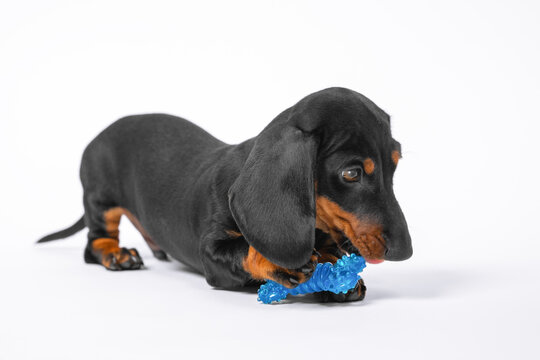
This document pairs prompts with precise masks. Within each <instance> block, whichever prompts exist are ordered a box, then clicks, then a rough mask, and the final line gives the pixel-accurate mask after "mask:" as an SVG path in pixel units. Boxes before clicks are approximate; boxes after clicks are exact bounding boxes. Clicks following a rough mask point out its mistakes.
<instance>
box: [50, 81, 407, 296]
mask: <svg viewBox="0 0 540 360" xmlns="http://www.w3.org/2000/svg"><path fill="white" fill-rule="evenodd" d="M398 148H399V144H398V143H397V142H396V141H395V140H393V139H392V137H391V134H390V120H389V117H388V115H386V114H385V113H384V112H383V111H382V110H381V109H379V108H378V107H377V106H376V105H375V104H373V103H372V102H371V101H370V100H368V99H367V98H365V97H364V96H362V95H360V94H358V93H356V92H354V91H351V90H347V89H343V88H330V89H326V90H322V91H319V92H317V93H314V94H311V95H309V96H307V97H306V98H304V99H302V100H301V101H300V102H299V103H297V104H296V105H294V106H292V107H291V108H289V109H287V110H285V111H284V112H282V113H281V114H279V115H278V116H277V118H276V119H274V120H273V121H272V122H271V123H270V124H269V125H268V126H267V127H266V128H265V129H264V130H263V131H262V132H261V133H260V134H259V135H258V136H256V137H254V138H252V139H249V140H246V141H245V142H243V143H241V144H238V145H228V144H225V143H223V142H221V141H219V140H218V139H216V138H214V137H213V136H211V135H210V134H208V133H207V132H206V131H204V130H202V129H201V128H199V127H197V126H196V125H194V124H192V123H190V122H189V121H187V120H184V119H181V118H178V117H174V116H170V115H164V114H149V115H137V116H129V117H125V118H123V119H120V120H118V121H116V122H115V123H113V124H112V125H111V126H109V127H108V128H107V129H105V130H104V131H103V132H102V133H101V134H99V135H98V136H97V137H96V138H95V139H94V140H93V141H92V142H91V143H90V144H89V145H88V147H87V148H86V150H85V151H84V154H83V158H82V165H81V172H80V175H81V180H82V184H83V188H84V209H85V214H84V222H85V224H86V226H87V227H88V228H89V232H88V239H89V243H91V242H92V241H93V240H94V239H96V238H100V237H107V232H106V231H105V228H104V220H103V213H104V211H106V210H107V209H110V208H112V207H118V206H119V207H123V208H126V209H128V210H129V211H130V212H131V213H133V214H134V215H135V216H136V217H137V218H138V219H139V221H140V223H141V224H142V226H143V227H144V229H145V230H146V232H147V233H148V234H149V235H150V236H151V238H152V239H153V241H154V242H155V243H156V244H157V245H158V246H159V248H161V249H162V250H163V251H164V252H166V253H167V254H169V255H171V256H172V257H173V258H175V259H177V260H179V261H181V262H183V263H185V264H187V265H189V266H191V267H192V268H194V269H196V270H197V271H199V272H201V273H203V274H204V275H205V277H206V280H207V281H208V283H209V284H210V285H212V286H216V287H224V288H231V287H238V286H243V285H246V284H248V283H250V282H251V281H252V280H253V279H252V278H251V276H250V274H249V273H247V272H246V271H245V270H244V269H243V267H242V261H243V259H244V258H245V257H246V255H247V252H248V248H249V246H250V245H251V246H253V247H254V248H255V249H257V251H258V252H260V253H261V254H262V255H264V257H266V258H267V259H269V260H270V261H271V262H273V263H275V264H277V265H279V266H281V267H284V268H288V269H297V268H301V267H302V266H303V265H304V264H306V263H308V262H309V261H310V257H311V256H312V253H313V249H314V248H315V247H316V235H315V216H316V206H315V201H316V191H315V182H317V192H318V194H320V195H324V196H326V197H328V198H330V199H332V200H333V201H335V202H336V203H337V204H339V205H340V206H341V207H342V208H343V209H345V210H346V211H349V212H351V213H353V214H355V216H358V217H359V218H361V217H363V216H369V217H371V218H374V219H377V221H379V222H380V223H381V224H382V226H383V229H384V237H385V240H386V253H385V258H386V259H389V260H402V259H406V258H408V257H409V256H410V255H411V254H412V248H411V242H410V236H409V233H408V230H407V224H406V222H405V218H404V217H403V214H402V212H401V209H400V207H399V205H398V203H397V201H396V199H395V197H394V194H393V191H392V177H393V173H394V169H395V165H394V164H393V163H392V160H391V158H390V154H391V151H392V150H393V149H398ZM366 156H369V157H371V158H372V159H374V161H375V163H376V164H377V172H376V174H374V175H373V176H371V177H369V178H368V177H366V180H365V181H364V179H362V181H361V182H358V183H355V184H348V183H344V182H343V179H342V178H341V171H342V170H343V169H344V168H346V167H350V166H353V165H354V166H356V165H358V166H361V165H359V161H360V160H361V159H362V158H365V157H366ZM78 224H79V225H81V224H80V223H78ZM81 227H82V226H74V227H72V228H70V229H71V230H78V229H80V228H81ZM71 230H66V231H65V232H64V233H62V232H60V233H58V234H59V235H63V236H64V235H65V236H67V235H70V234H71V233H73V232H74V231H71ZM230 231H235V232H239V233H241V234H242V235H243V236H240V237H234V236H231V235H230V233H229V232H230ZM51 236H53V235H51ZM51 236H49V237H46V238H44V239H46V240H52V237H51ZM320 236H322V237H323V238H324V236H326V235H325V234H322V235H321V233H320V232H318V235H317V238H319V237H320ZM58 237H59V236H55V238H58ZM46 240H43V239H42V240H41V241H46ZM321 241H323V242H324V239H323V240H321ZM317 242H319V239H318V240H317ZM352 251H354V249H352ZM361 285H362V286H363V284H361ZM359 286H360V285H359ZM364 289H365V288H364ZM357 290H358V289H357ZM356 294H357V295H354V296H353V297H354V298H355V299H359V298H360V297H362V298H363V294H361V295H358V291H356ZM337 300H339V299H337Z"/></svg>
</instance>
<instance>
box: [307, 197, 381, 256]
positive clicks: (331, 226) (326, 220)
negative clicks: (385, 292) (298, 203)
mask: <svg viewBox="0 0 540 360" xmlns="http://www.w3.org/2000/svg"><path fill="white" fill-rule="evenodd" d="M316 205H317V211H316V213H317V216H316V218H315V223H316V227H317V228H319V229H321V230H322V231H324V232H326V233H328V234H330V236H331V237H332V239H333V240H334V241H335V242H336V244H337V245H338V247H339V248H340V249H341V250H342V251H344V252H346V253H349V254H359V255H362V256H363V257H364V259H366V261H367V262H368V263H371V264H379V263H381V262H383V261H384V260H383V259H384V253H385V251H386V246H385V244H386V242H385V239H384V238H383V234H382V225H381V224H379V223H377V222H376V221H372V220H369V219H360V218H358V217H357V216H356V215H354V214H352V213H350V212H347V211H345V210H343V209H342V208H341V207H340V206H339V205H338V204H336V203H335V202H333V201H331V200H330V199H328V198H327V197H325V196H317V201H316Z"/></svg>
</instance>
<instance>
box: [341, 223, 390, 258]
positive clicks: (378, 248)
mask: <svg viewBox="0 0 540 360" xmlns="http://www.w3.org/2000/svg"><path fill="white" fill-rule="evenodd" d="M339 233H340V235H341V237H340V239H336V243H337V244H338V247H339V248H340V249H341V250H342V251H344V252H346V253H347V254H356V255H361V256H363V257H364V259H366V262H368V263H369V264H380V263H382V262H384V259H383V256H384V251H385V248H386V247H385V246H384V240H383V239H382V238H381V237H380V236H378V235H377V234H360V235H359V236H355V237H354V238H353V240H351V238H349V237H348V236H347V235H346V234H345V233H343V231H340V232H339Z"/></svg>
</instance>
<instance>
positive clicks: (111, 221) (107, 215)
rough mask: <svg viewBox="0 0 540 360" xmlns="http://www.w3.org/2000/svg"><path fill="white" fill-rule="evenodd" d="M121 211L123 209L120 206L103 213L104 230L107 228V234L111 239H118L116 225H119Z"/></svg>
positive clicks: (122, 211)
mask: <svg viewBox="0 0 540 360" xmlns="http://www.w3.org/2000/svg"><path fill="white" fill-rule="evenodd" d="M123 213H124V209H122V208H121V207H113V208H110V209H109V210H107V211H105V212H104V213H103V218H104V219H105V230H107V234H109V236H110V237H111V238H113V239H118V235H119V231H118V227H119V226H120V218H121V217H122V214H123Z"/></svg>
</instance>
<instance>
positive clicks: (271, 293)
mask: <svg viewBox="0 0 540 360" xmlns="http://www.w3.org/2000/svg"><path fill="white" fill-rule="evenodd" d="M365 267H366V262H365V260H364V258H363V257H362V256H358V255H355V254H351V255H350V256H347V255H344V256H343V257H342V258H341V259H339V260H338V261H337V262H336V263H335V264H334V265H332V264H331V263H329V262H327V263H324V264H317V267H316V268H315V271H314V272H313V276H311V278H310V279H309V280H308V281H306V282H305V283H302V284H300V285H298V286H297V287H295V288H293V289H289V288H286V287H285V286H283V285H281V284H278V283H277V282H275V281H272V280H268V282H267V283H266V284H263V285H261V287H260V288H259V292H258V294H259V297H258V298H257V300H258V301H261V302H263V303H265V304H270V303H272V302H274V301H281V300H283V299H285V298H286V297H287V295H288V294H291V295H299V294H309V293H314V292H318V291H331V292H333V293H334V294H339V293H346V292H347V291H349V290H350V289H352V288H354V287H355V286H356V283H357V282H358V280H360V279H361V277H360V275H358V273H359V272H362V270H364V268H365Z"/></svg>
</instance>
